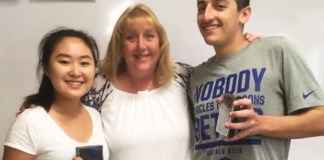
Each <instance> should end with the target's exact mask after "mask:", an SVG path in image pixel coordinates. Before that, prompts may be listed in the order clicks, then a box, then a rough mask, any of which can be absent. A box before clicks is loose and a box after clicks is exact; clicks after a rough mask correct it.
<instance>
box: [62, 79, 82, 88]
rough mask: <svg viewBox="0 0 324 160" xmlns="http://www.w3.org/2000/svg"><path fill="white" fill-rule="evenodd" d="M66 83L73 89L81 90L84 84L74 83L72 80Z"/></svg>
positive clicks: (80, 82)
mask: <svg viewBox="0 0 324 160" xmlns="http://www.w3.org/2000/svg"><path fill="white" fill-rule="evenodd" d="M65 82H66V83H67V85H68V86H69V87H71V88H79V87H80V86H82V84H83V83H84V81H72V80H67V81H65Z"/></svg>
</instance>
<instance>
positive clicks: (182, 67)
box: [173, 62, 193, 88]
mask: <svg viewBox="0 0 324 160" xmlns="http://www.w3.org/2000/svg"><path fill="white" fill-rule="evenodd" d="M192 68H193V67H192V66H191V65H189V64H186V63H182V62H175V64H174V77H173V79H174V80H175V81H176V82H177V83H178V84H180V85H181V86H182V87H184V88H187V85H188V83H189V79H190V74H191V71H192Z"/></svg>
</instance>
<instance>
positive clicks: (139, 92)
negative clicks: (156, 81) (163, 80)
mask: <svg viewBox="0 0 324 160" xmlns="http://www.w3.org/2000/svg"><path fill="white" fill-rule="evenodd" d="M152 82H153V79H152V80H151V81H150V83H149V85H148V86H147V89H146V90H143V91H137V94H141V93H147V92H148V91H149V90H150V88H151V85H152Z"/></svg>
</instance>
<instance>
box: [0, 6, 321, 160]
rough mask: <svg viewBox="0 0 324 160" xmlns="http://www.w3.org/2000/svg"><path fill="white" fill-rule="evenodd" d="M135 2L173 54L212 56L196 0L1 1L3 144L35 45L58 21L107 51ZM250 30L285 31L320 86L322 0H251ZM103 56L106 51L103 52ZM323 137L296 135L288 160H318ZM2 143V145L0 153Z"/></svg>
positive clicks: (26, 90)
mask: <svg viewBox="0 0 324 160" xmlns="http://www.w3.org/2000/svg"><path fill="white" fill-rule="evenodd" d="M131 2H144V3H146V4H147V5H149V6H151V8H152V9H153V10H154V11H155V12H156V14H157V16H158V17H159V18H160V20H161V22H162V23H163V24H164V26H165V27H166V30H167V32H168V35H169V39H170V41H171V44H172V46H171V47H172V48H171V51H172V54H173V56H174V58H175V59H177V60H179V61H182V62H187V63H189V64H192V65H196V64H199V63H200V62H202V61H203V60H205V59H207V58H208V57H210V56H212V55H213V49H212V48H211V47H208V46H206V45H205V44H204V42H203V40H202V37H201V36H200V33H199V32H198V28H197V25H196V1H188V0H159V1H157V0H154V1H152V0H134V1H132V0H128V1H127V0H114V1H112V0H95V1H90V2H86V0H83V1H76V0H74V1H73V0H70V1H64V0H0V73H1V78H0V107H1V112H0V143H1V144H3V141H4V138H5V135H6V133H7V130H8V128H9V126H10V124H11V123H12V121H13V120H14V118H15V113H16V111H18V108H19V105H20V104H21V103H22V100H23V97H25V96H26V95H29V94H31V93H33V92H35V91H36V89H37V87H38V81H37V79H36V73H35V70H36V62H37V45H38V43H39V40H40V38H41V36H42V35H43V34H45V33H46V32H47V31H49V30H50V29H52V28H54V27H56V26H68V27H73V28H77V29H83V30H87V31H89V32H90V33H91V34H92V35H94V37H95V38H96V39H97V41H98V43H99V47H100V51H101V52H102V55H104V52H105V51H106V47H107V43H108V40H109V37H110V33H111V30H112V27H113V25H114V22H115V21H116V18H117V17H118V16H119V14H120V13H121V10H123V9H125V7H126V6H127V4H129V3H131ZM251 3H252V7H253V16H252V18H251V20H250V22H249V23H248V24H247V26H246V30H247V31H249V32H253V33H257V34H261V35H264V36H267V35H284V36H287V37H289V38H291V39H293V40H294V41H296V43H297V44H298V46H299V47H300V49H301V50H302V52H303V56H304V57H305V58H306V60H307V62H309V64H310V66H311V68H312V70H313V71H314V73H315V76H316V78H317V79H318V81H319V83H320V85H321V86H322V88H323V87H324V70H323V69H320V64H321V60H324V21H323V17H324V1H322V0H312V1H309V0H298V1H292V0H271V1H270V0H253V1H251ZM102 57H103V56H102ZM323 144H324V137H317V138H308V139H302V140H294V141H293V143H292V146H291V152H290V156H289V159H290V160H304V159H311V160H320V159H323V158H322V155H323V153H322V148H323ZM2 154H3V147H2V146H1V147H0V157H2Z"/></svg>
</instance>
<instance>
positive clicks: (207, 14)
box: [203, 4, 215, 21]
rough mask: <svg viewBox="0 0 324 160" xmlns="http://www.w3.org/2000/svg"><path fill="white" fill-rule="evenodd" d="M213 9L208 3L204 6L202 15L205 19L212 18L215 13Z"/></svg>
mask: <svg viewBox="0 0 324 160" xmlns="http://www.w3.org/2000/svg"><path fill="white" fill-rule="evenodd" d="M213 11H214V9H213V7H212V6H211V5H210V4H208V5H207V6H206V8H205V12H204V16H203V18H204V20H205V21H210V20H212V19H213V16H214V15H215V13H214V12H213Z"/></svg>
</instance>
